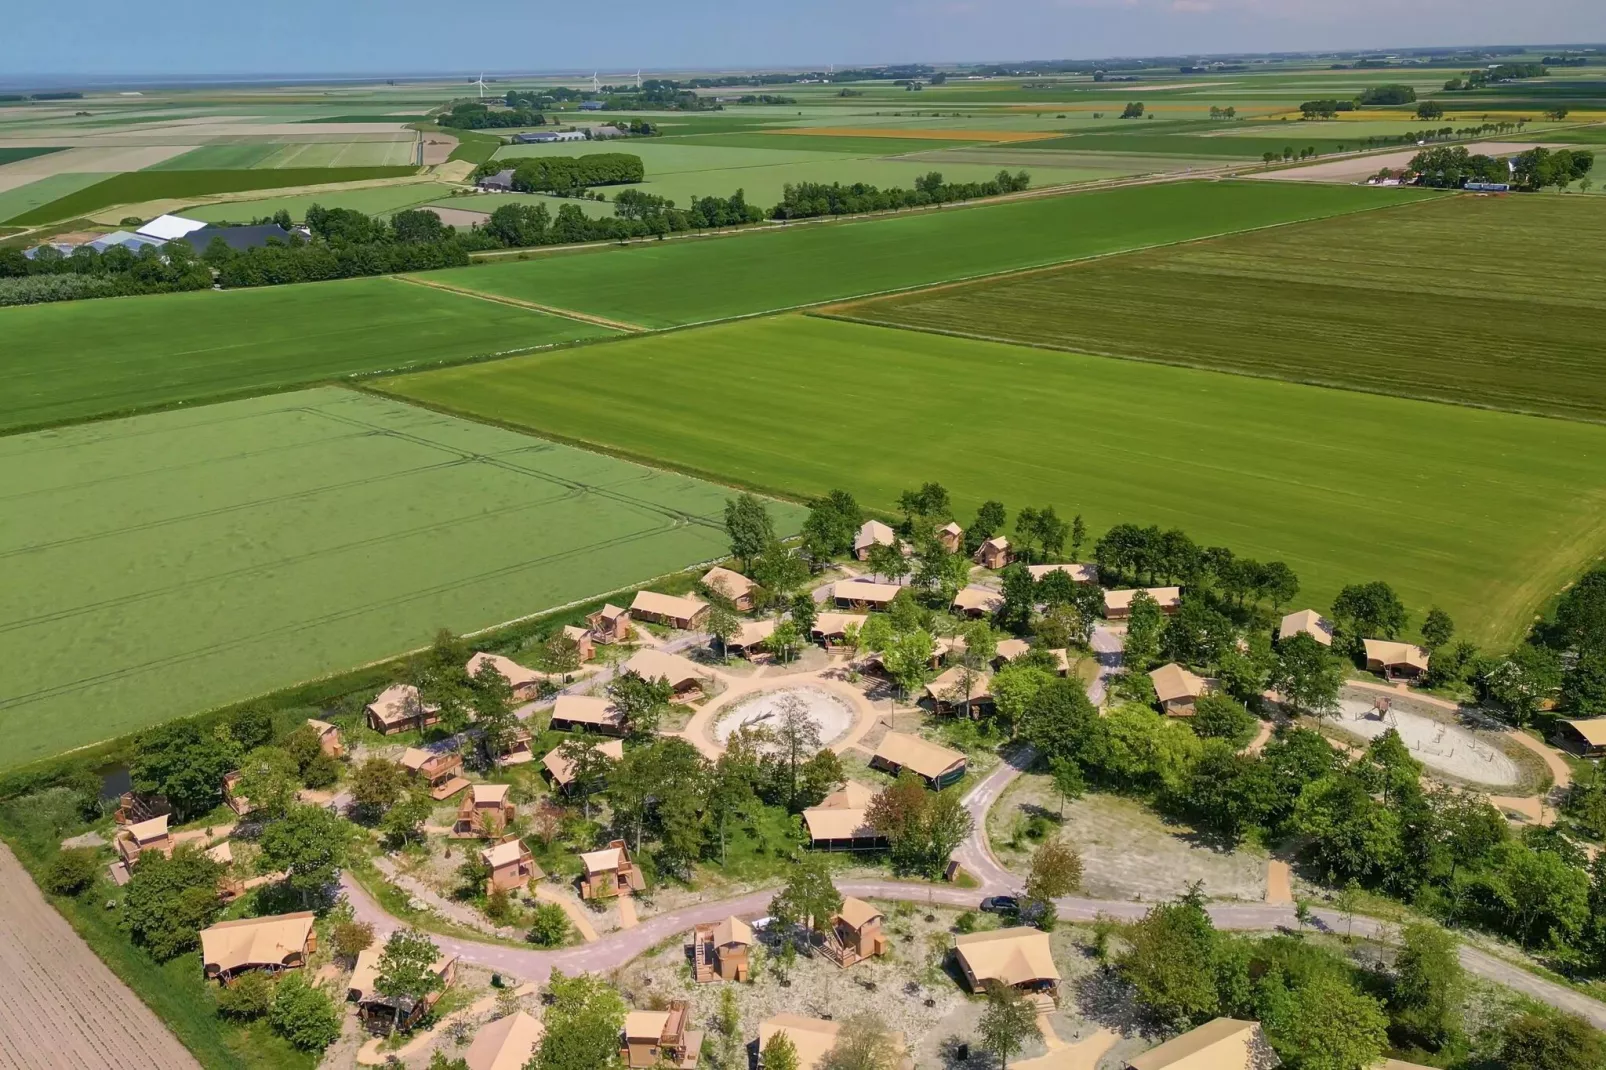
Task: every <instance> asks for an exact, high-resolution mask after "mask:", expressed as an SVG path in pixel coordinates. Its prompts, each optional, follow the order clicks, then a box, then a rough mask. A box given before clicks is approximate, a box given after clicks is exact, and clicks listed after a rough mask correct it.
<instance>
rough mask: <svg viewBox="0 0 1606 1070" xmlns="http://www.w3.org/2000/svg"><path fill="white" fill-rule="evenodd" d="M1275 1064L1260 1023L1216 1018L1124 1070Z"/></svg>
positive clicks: (1223, 1069) (1256, 1068)
mask: <svg viewBox="0 0 1606 1070" xmlns="http://www.w3.org/2000/svg"><path fill="white" fill-rule="evenodd" d="M1276 1065H1277V1062H1276V1056H1275V1055H1273V1054H1272V1050H1271V1046H1270V1045H1269V1044H1267V1043H1266V1038H1265V1036H1264V1035H1263V1034H1262V1033H1261V1031H1260V1023H1259V1022H1245V1021H1240V1020H1238V1019H1236V1018H1217V1019H1215V1020H1214V1021H1211V1022H1206V1023H1205V1024H1204V1025H1201V1026H1200V1027H1199V1028H1197V1029H1192V1030H1189V1031H1188V1032H1186V1033H1183V1034H1182V1035H1181V1036H1179V1037H1172V1038H1171V1039H1170V1040H1168V1041H1166V1042H1165V1043H1164V1044H1161V1045H1160V1046H1159V1047H1157V1048H1150V1049H1149V1050H1148V1051H1146V1052H1144V1053H1143V1054H1141V1055H1134V1056H1133V1057H1132V1058H1130V1059H1128V1060H1127V1061H1126V1063H1125V1070H1262V1068H1264V1067H1272V1066H1276ZM1385 1065H1387V1064H1385ZM1401 1065H1402V1066H1405V1065H1408V1064H1404V1063H1402V1064H1401Z"/></svg>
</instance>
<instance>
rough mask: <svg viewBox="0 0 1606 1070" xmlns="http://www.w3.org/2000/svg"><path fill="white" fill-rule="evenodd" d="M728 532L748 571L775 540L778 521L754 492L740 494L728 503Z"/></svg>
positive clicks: (726, 512)
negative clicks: (752, 493) (771, 516)
mask: <svg viewBox="0 0 1606 1070" xmlns="http://www.w3.org/2000/svg"><path fill="white" fill-rule="evenodd" d="M725 533H726V534H727V535H729V536H730V541H731V554H732V556H734V557H738V558H740V559H741V562H742V568H743V571H747V570H748V569H750V568H751V567H752V564H753V560H754V559H755V558H757V557H758V555H759V554H761V553H763V552H764V550H765V548H766V547H768V546H769V545H770V543H772V542H774V541H775V524H774V522H773V521H772V520H771V519H770V513H769V510H768V509H766V508H764V503H763V502H761V501H759V500H758V499H757V498H755V497H754V496H753V495H751V494H738V495H737V496H736V497H734V498H730V499H728V500H727V501H726V502H725ZM766 586H768V585H767V584H766Z"/></svg>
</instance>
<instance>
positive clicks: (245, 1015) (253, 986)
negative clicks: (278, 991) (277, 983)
mask: <svg viewBox="0 0 1606 1070" xmlns="http://www.w3.org/2000/svg"><path fill="white" fill-rule="evenodd" d="M273 995H274V986H273V980H272V978H270V977H269V976H268V975H267V974H265V973H263V972H261V971H260V970H253V971H251V972H250V973H246V974H242V975H241V976H239V977H237V978H235V980H234V983H232V984H228V985H225V986H223V988H221V989H219V990H218V994H217V1009H218V1012H219V1013H220V1014H224V1015H227V1016H228V1017H230V1018H239V1019H241V1020H243V1021H250V1020H251V1019H254V1018H260V1017H262V1016H263V1015H264V1014H267V1013H268V1012H269V1011H270V1010H272V1009H273Z"/></svg>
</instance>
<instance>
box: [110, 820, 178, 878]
mask: <svg viewBox="0 0 1606 1070" xmlns="http://www.w3.org/2000/svg"><path fill="white" fill-rule="evenodd" d="M167 817H168V815H166V814H162V815H160V816H158V817H153V818H151V819H150V820H148V821H138V822H135V823H134V824H132V825H125V826H123V827H122V828H121V829H118V830H117V838H116V840H115V841H114V843H115V846H116V848H117V855H118V857H120V858H121V859H122V860H123V865H125V866H127V867H128V868H129V869H133V868H134V866H135V865H136V864H137V863H138V862H139V858H140V855H142V854H144V853H145V852H147V851H155V852H157V853H158V854H161V855H164V856H167V857H169V858H170V857H172V855H173V847H174V841H173V837H172V835H171V834H170V833H169V832H168V830H167Z"/></svg>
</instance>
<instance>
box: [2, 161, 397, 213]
mask: <svg viewBox="0 0 1606 1070" xmlns="http://www.w3.org/2000/svg"><path fill="white" fill-rule="evenodd" d="M416 170H417V169H416V168H413V167H302V168H242V169H240V170H234V171H127V172H124V173H122V174H120V175H115V176H113V177H112V178H108V179H106V180H104V181H102V182H97V183H95V184H94V185H93V186H86V187H85V188H83V189H80V190H77V191H76V192H73V193H69V194H67V195H66V196H64V197H61V198H59V199H57V200H54V201H51V202H49V203H48V204H44V205H41V206H39V207H38V208H34V209H32V210H30V211H27V212H24V213H22V214H21V215H18V216H14V217H13V218H11V219H9V220H5V222H9V223H21V224H32V223H54V222H56V221H57V220H62V219H73V218H76V217H78V216H82V215H88V214H89V213H91V212H97V211H99V210H100V209H102V208H108V207H110V206H112V205H114V204H138V203H139V202H141V201H153V200H160V199H164V198H178V197H203V196H205V195H207V194H209V193H236V192H239V191H242V190H253V189H273V188H275V187H285V186H310V185H313V184H315V183H321V182H357V181H361V180H363V179H371V178H396V177H398V176H400V175H410V174H413V173H415V172H416Z"/></svg>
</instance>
